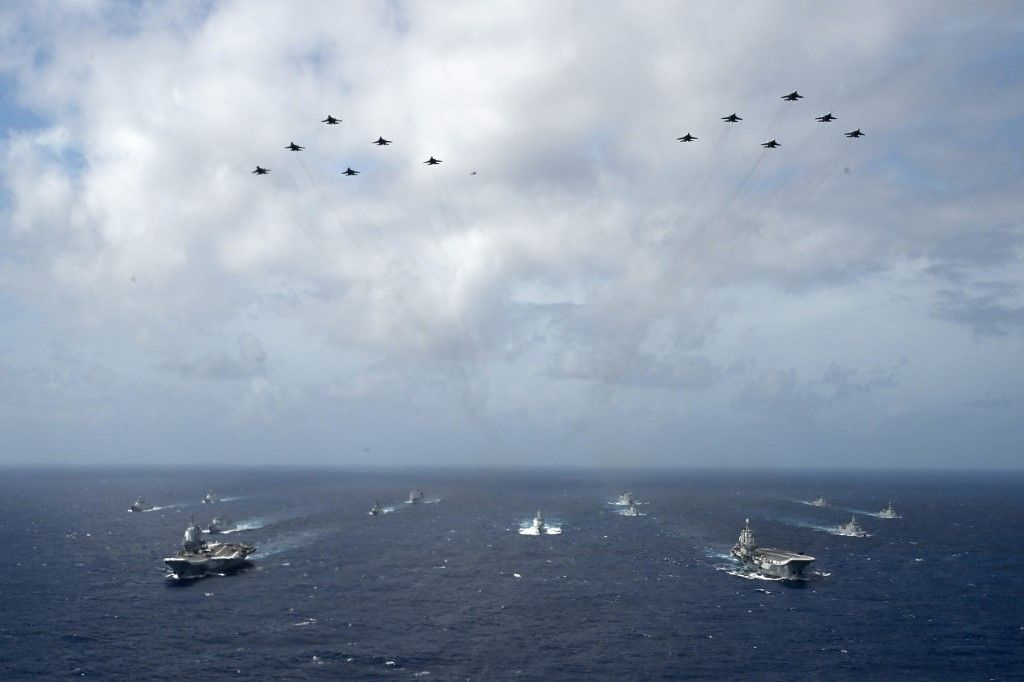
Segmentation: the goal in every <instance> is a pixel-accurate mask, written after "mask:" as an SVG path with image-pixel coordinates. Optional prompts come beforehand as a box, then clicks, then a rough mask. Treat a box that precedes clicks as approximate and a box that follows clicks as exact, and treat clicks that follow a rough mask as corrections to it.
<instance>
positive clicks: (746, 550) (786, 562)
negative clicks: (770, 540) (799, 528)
mask: <svg viewBox="0 0 1024 682" xmlns="http://www.w3.org/2000/svg"><path fill="white" fill-rule="evenodd" d="M732 555H733V556H734V557H736V558H737V559H739V560H740V562H741V563H742V564H743V565H744V566H746V567H747V568H749V569H751V570H753V571H755V572H756V573H760V574H762V575H766V576H769V577H772V578H782V579H783V580H803V579H804V574H803V572H804V569H805V568H807V566H808V565H809V564H810V563H811V562H812V561H814V557H812V556H808V555H806V554H802V553H800V552H790V551H789V550H785V549H773V548H771V547H758V546H757V545H756V544H754V531H752V530H751V529H750V519H747V522H746V524H745V525H744V526H743V530H741V531H740V538H739V541H738V542H737V543H736V544H735V545H733V548H732Z"/></svg>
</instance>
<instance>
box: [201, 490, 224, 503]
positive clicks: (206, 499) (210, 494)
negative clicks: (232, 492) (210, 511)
mask: <svg viewBox="0 0 1024 682" xmlns="http://www.w3.org/2000/svg"><path fill="white" fill-rule="evenodd" d="M216 502H220V500H218V499H217V496H216V495H214V494H213V491H212V490H209V491H207V492H206V496H205V497H203V504H214V503H216Z"/></svg>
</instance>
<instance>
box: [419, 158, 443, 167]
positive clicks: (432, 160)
mask: <svg viewBox="0 0 1024 682" xmlns="http://www.w3.org/2000/svg"><path fill="white" fill-rule="evenodd" d="M423 163H425V164H427V165H428V166H436V165H437V164H439V163H441V159H435V158H434V157H433V156H431V157H430V158H429V159H427V160H426V161H424V162H423Z"/></svg>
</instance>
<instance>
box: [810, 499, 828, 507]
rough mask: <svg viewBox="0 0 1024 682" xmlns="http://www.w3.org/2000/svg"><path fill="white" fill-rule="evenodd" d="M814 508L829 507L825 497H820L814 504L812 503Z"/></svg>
mask: <svg viewBox="0 0 1024 682" xmlns="http://www.w3.org/2000/svg"><path fill="white" fill-rule="evenodd" d="M811 506H812V507H827V506H828V502H826V501H825V498H824V497H818V499H816V500H815V501H814V502H811Z"/></svg>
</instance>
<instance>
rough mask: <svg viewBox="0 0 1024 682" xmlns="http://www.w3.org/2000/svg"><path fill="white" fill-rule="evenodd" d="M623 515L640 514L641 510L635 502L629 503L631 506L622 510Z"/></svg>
mask: <svg viewBox="0 0 1024 682" xmlns="http://www.w3.org/2000/svg"><path fill="white" fill-rule="evenodd" d="M622 515H623V516H640V510H639V509H637V508H636V504H635V503H633V502H630V503H629V507H628V508H627V509H626V511H624V512H622Z"/></svg>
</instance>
